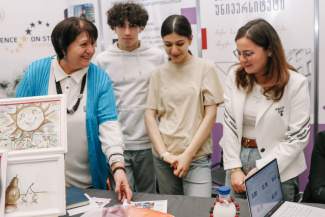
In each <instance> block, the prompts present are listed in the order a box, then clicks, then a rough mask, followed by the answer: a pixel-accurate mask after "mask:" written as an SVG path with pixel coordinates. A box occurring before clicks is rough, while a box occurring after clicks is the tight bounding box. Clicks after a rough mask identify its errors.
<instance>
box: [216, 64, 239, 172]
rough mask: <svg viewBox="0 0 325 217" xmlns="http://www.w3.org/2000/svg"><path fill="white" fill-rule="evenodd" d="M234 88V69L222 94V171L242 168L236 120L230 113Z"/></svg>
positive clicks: (231, 112)
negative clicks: (223, 104) (223, 102)
mask: <svg viewBox="0 0 325 217" xmlns="http://www.w3.org/2000/svg"><path fill="white" fill-rule="evenodd" d="M233 88H237V87H236V83H235V68H234V67H232V68H231V69H230V70H229V73H228V77H227V83H226V87H225V92H224V101H225V112H224V120H223V136H222V139H221V141H220V146H221V147H222V149H223V160H224V169H225V170H228V169H232V168H236V167H242V163H241V160H240V150H241V144H240V143H239V140H238V131H237V127H241V126H237V123H236V119H235V117H234V113H233V111H232V104H231V103H232V98H233V97H232V92H233Z"/></svg>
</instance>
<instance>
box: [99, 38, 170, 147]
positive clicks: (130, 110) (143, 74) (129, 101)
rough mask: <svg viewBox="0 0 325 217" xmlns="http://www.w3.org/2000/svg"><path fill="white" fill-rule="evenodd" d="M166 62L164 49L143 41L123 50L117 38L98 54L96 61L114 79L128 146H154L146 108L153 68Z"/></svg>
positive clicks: (114, 87)
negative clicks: (147, 126)
mask: <svg viewBox="0 0 325 217" xmlns="http://www.w3.org/2000/svg"><path fill="white" fill-rule="evenodd" d="M163 62H165V61H164V54H163V51H162V50H160V49H158V48H153V47H150V46H148V45H147V44H145V43H142V42H141V43H140V47H139V48H137V49H135V50H133V51H132V52H128V51H123V50H120V49H119V48H118V47H117V42H115V43H114V45H111V46H109V47H108V49H107V50H105V51H103V52H102V53H100V54H98V55H97V57H96V60H95V64H97V66H99V67H100V68H102V69H104V70H105V71H106V72H107V74H108V75H109V77H110V79H111V82H112V86H113V89H114V94H115V98H116V107H117V112H118V121H119V122H120V123H121V125H122V131H123V135H124V139H125V149H126V150H143V149H148V148H151V142H150V139H149V136H148V132H147V129H146V126H145V123H144V111H145V106H146V101H147V94H148V88H149V79H150V75H151V72H152V71H153V70H154V69H155V68H156V67H157V66H158V65H160V64H162V63H163Z"/></svg>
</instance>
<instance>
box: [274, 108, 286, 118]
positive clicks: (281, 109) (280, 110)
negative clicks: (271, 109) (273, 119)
mask: <svg viewBox="0 0 325 217" xmlns="http://www.w3.org/2000/svg"><path fill="white" fill-rule="evenodd" d="M275 111H278V114H279V115H280V116H283V113H284V106H282V107H279V108H275Z"/></svg>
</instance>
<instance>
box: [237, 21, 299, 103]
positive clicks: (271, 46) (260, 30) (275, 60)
mask: <svg viewBox="0 0 325 217" xmlns="http://www.w3.org/2000/svg"><path fill="white" fill-rule="evenodd" d="M243 37H246V38H248V39H250V40H252V41H253V42H254V43H255V44H257V45H258V46H261V47H263V49H264V50H265V51H267V50H269V51H270V52H271V53H272V56H271V57H269V58H268V62H267V71H266V72H265V74H264V76H265V82H264V83H263V84H260V85H261V87H262V88H263V95H265V96H266V97H267V98H268V99H272V100H273V101H275V102H276V101H279V100H280V99H281V98H282V96H283V93H284V89H285V86H286V85H287V84H288V82H289V79H290V74H289V69H291V70H293V71H296V72H297V70H296V69H295V68H294V67H293V66H291V65H290V64H289V63H287V61H286V59H285V54H284V50H283V46H282V43H281V40H280V37H279V36H278V34H277V32H276V31H275V29H274V28H273V27H272V26H271V25H270V24H269V23H268V22H267V21H266V20H264V19H255V20H252V21H250V22H248V23H247V24H246V25H244V26H242V27H241V28H240V29H239V30H238V32H237V35H236V38H235V41H237V40H238V39H241V38H243ZM254 80H255V77H254V74H247V73H246V71H245V69H244V67H243V66H240V67H239V68H238V69H237V72H236V84H237V87H238V88H239V87H242V88H243V89H245V90H248V91H251V90H252V88H253V83H254Z"/></svg>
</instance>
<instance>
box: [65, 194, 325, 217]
mask: <svg viewBox="0 0 325 217" xmlns="http://www.w3.org/2000/svg"><path fill="white" fill-rule="evenodd" d="M82 191H83V192H84V193H87V194H88V195H89V196H90V197H98V198H109V199H111V202H110V203H109V204H107V205H106V206H113V205H116V204H121V203H120V202H119V201H118V200H117V194H116V193H115V192H114V191H103V190H94V189H82ZM150 200H167V201H168V202H167V204H168V208H167V212H168V213H169V214H172V215H174V216H175V217H209V215H210V213H209V211H210V208H211V206H213V203H214V202H215V201H216V199H215V198H201V197H187V196H179V195H161V194H147V193H136V192H135V193H133V197H132V201H134V202H137V201H150ZM235 201H236V202H237V203H238V204H239V207H240V216H239V217H249V216H250V215H249V208H248V203H247V200H245V199H235ZM308 205H312V206H316V207H320V208H324V209H325V204H308ZM324 212H325V210H324ZM65 216H68V214H67V215H65ZM74 216H76V217H78V216H81V215H74Z"/></svg>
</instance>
